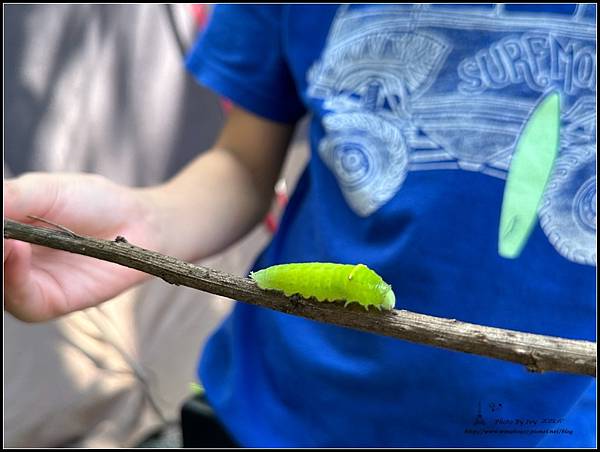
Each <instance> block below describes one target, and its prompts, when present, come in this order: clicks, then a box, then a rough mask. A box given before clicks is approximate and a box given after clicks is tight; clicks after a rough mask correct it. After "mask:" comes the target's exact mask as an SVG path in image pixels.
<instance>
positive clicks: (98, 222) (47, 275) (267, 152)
mask: <svg viewBox="0 0 600 452" xmlns="http://www.w3.org/2000/svg"><path fill="white" fill-rule="evenodd" d="M292 134H293V125H288V124H281V123H276V122H272V121H268V120H265V119H262V118H259V117H257V116H255V115H253V114H251V113H249V112H247V111H245V110H243V109H241V108H238V107H234V108H233V109H232V111H231V112H230V114H229V116H228V120H227V122H226V124H225V126H224V128H223V130H222V131H221V133H220V135H219V138H218V140H217V142H216V143H215V145H214V147H213V148H212V149H210V150H208V151H206V152H204V153H202V154H200V155H199V156H198V157H197V158H196V159H195V160H193V161H192V162H191V163H190V164H189V165H187V166H186V167H185V168H184V169H182V170H181V171H180V172H179V173H178V174H177V175H176V176H175V177H173V178H172V179H170V180H169V181H167V182H166V183H164V184H161V185H158V186H154V187H148V188H133V187H126V186H122V185H118V184H116V183H114V182H112V181H110V180H108V179H106V178H104V177H102V176H99V175H91V174H83V173H70V174H66V173H53V174H45V173H27V174H25V175H23V176H21V177H18V178H15V179H11V180H7V181H5V182H4V215H5V217H6V218H10V219H13V220H16V221H20V222H23V223H31V224H40V225H42V226H46V227H47V225H44V224H42V223H39V222H38V221H36V220H33V219H31V218H29V217H28V215H33V216H38V217H41V218H45V219H47V220H49V221H52V222H55V223H58V224H61V225H63V226H65V227H67V228H68V229H71V230H73V231H75V232H77V233H79V234H82V235H90V236H95V237H100V238H106V239H110V240H113V239H114V238H115V237H117V236H119V235H120V236H124V237H127V240H128V241H129V242H131V243H134V244H136V245H139V246H142V247H144V248H149V249H152V250H156V251H159V252H161V253H164V254H169V255H172V256H176V257H179V258H181V259H184V260H187V261H195V260H198V259H202V258H205V257H208V256H210V255H212V254H215V253H218V252H220V251H222V250H224V249H225V248H227V247H228V246H230V245H231V244H233V243H234V242H235V241H236V240H238V239H239V238H240V237H242V236H243V235H245V234H246V233H247V232H249V231H250V230H251V229H252V228H253V227H254V226H255V225H256V224H257V223H259V222H260V221H261V220H262V218H263V217H264V215H265V214H266V212H267V210H268V208H269V206H270V203H271V200H272V196H273V186H274V184H275V182H276V180H277V178H278V176H279V173H280V171H281V166H282V163H283V160H284V158H285V153H286V150H287V147H288V145H289V142H290V140H291V137H292ZM148 277H149V276H148V275H145V274H143V273H141V272H138V271H136V270H132V269H129V268H126V267H122V266H119V265H115V264H112V263H109V262H103V261H98V260H96V259H92V258H89V257H86V256H80V255H75V254H71V253H65V252H61V251H57V250H52V249H49V248H45V247H39V246H35V245H30V244H28V243H25V242H19V241H15V240H4V309H5V310H6V311H7V312H9V313H11V314H12V315H14V316H15V317H16V318H18V319H20V320H23V321H26V322H39V321H46V320H50V319H53V318H56V317H59V316H61V315H64V314H67V313H70V312H73V311H77V310H81V309H85V308H88V307H90V306H95V305H98V304H100V303H102V302H103V301H106V300H109V299H111V298H113V297H114V296H116V295H118V294H119V293H121V292H123V291H125V290H127V289H129V288H130V287H132V286H134V285H136V284H138V283H140V282H142V281H144V280H145V279H146V278H148Z"/></svg>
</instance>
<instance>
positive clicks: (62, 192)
mask: <svg viewBox="0 0 600 452" xmlns="http://www.w3.org/2000/svg"><path fill="white" fill-rule="evenodd" d="M143 193H144V191H143V190H136V189H132V188H126V187H122V186H119V185H117V184H115V183H113V182H111V181H109V180H107V179H105V178H103V177H101V176H97V175H90V174H64V173H62V174H43V173H29V174H26V175H24V176H22V177H19V178H16V179H12V180H9V181H5V182H4V206H5V207H4V215H5V218H10V219H12V220H15V221H19V222H22V223H32V224H39V225H40V226H46V227H52V226H48V225H47V224H44V223H41V222H38V221H37V220H34V219H32V218H29V217H28V215H32V216H37V217H41V218H44V219H46V220H48V221H51V222H53V223H57V224H60V225H62V226H64V227H66V228H68V229H70V230H72V231H73V232H75V233H77V234H81V235H88V236H93V237H96V238H104V239H109V240H114V239H115V238H116V237H117V236H118V235H121V236H124V237H126V238H127V240H128V241H129V242H131V243H133V244H135V245H138V246H142V247H144V248H149V249H157V248H158V239H157V237H158V231H157V229H158V228H157V227H156V226H155V224H156V222H155V221H154V220H153V218H154V213H153V208H152V203H151V201H150V200H149V198H147V197H146V196H145V195H144V194H143ZM145 276H147V275H144V274H143V273H141V272H138V271H136V270H132V269H130V268H127V267H123V266H120V265H116V264H112V263H109V262H105V261H101V260H98V259H94V258H90V257H86V256H81V255H78V254H72V253H68V252H65V251H58V250H54V249H51V248H46V247H42V246H37V245H30V244H29V243H25V242H20V241H16V240H4V302H5V309H6V310H7V311H8V312H10V313H11V314H13V315H14V316H15V317H17V318H19V319H21V320H24V321H28V322H37V321H43V320H49V319H52V318H54V317H58V316H60V315H63V314H66V313H69V312H72V311H76V310H80V309H84V308H87V307H90V306H94V305H96V304H99V303H100V302H102V301H105V300H108V299H110V298H112V297H114V296H116V295H117V294H119V293H120V292H122V291H124V290H126V289H128V288H129V287H131V286H133V285H134V284H136V283H138V282H140V281H142V280H143V279H144V278H145Z"/></svg>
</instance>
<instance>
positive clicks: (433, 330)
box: [4, 220, 596, 377]
mask: <svg viewBox="0 0 600 452" xmlns="http://www.w3.org/2000/svg"><path fill="white" fill-rule="evenodd" d="M4 237H5V238H7V239H15V240H21V241H25V242H29V243H33V244H36V245H41V246H46V247H50V248H55V249H59V250H64V251H68V252H71V253H76V254H83V255H86V256H91V257H95V258H97V259H102V260H105V261H109V262H114V263H117V264H120V265H124V266H127V267H131V268H134V269H136V270H140V271H142V272H145V273H149V274H151V275H154V276H158V277H159V278H162V279H164V280H165V281H166V282H168V283H170V284H176V285H182V286H187V287H192V288H194V289H199V290H203V291H205V292H210V293H213V294H216V295H221V296H224V297H227V298H231V299H233V300H238V301H242V302H245V303H249V304H253V305H256V306H261V307H263V308H269V309H273V310H275V311H280V312H284V313H286V314H291V315H296V316H300V317H305V318H307V319H311V320H316V321H319V322H326V323H330V324H333V325H338V326H342V327H347V328H353V329H356V330H360V331H365V332H369V333H375V334H380V335H384V336H390V337H394V338H397V339H403V340H407V341H410V342H415V343H418V344H426V345H432V346H434V347H440V348H445V349H449V350H455V351H460V352H465V353H472V354H476V355H481V356H487V357H490V358H496V359H501V360H505V361H511V362H514V363H519V364H523V365H525V366H526V367H527V369H528V370H530V371H532V372H545V371H554V372H566V373H573V374H580V375H589V376H593V377H595V376H596V343H595V342H589V341H582V340H573V339H563V338H558V337H551V336H542V335H538V334H530V333H523V332H518V331H511V330H504V329H500V328H491V327H487V326H481V325H474V324H470V323H465V322H460V321H458V320H455V319H444V318H438V317H431V316H428V315H423V314H417V313H414V312H408V311H405V310H394V311H387V312H385V311H384V312H379V311H377V310H370V311H369V312H365V310H364V309H363V308H362V307H360V306H358V305H351V306H350V307H348V308H343V306H342V304H341V303H337V302H336V303H319V302H316V300H314V299H311V300H305V299H303V298H300V297H286V296H285V295H283V294H282V293H279V292H275V291H266V290H262V289H260V288H259V287H258V286H257V285H256V284H255V283H254V281H252V280H251V279H249V278H240V277H237V276H233V275H229V274H227V273H224V272H221V271H218V270H214V269H210V268H206V267H199V266H196V265H192V264H190V263H187V262H183V261H181V260H179V259H175V258H173V257H169V256H165V255H162V254H159V253H156V252H154V251H149V250H145V249H143V248H140V247H137V246H135V245H133V244H130V243H128V242H127V241H126V240H125V239H124V238H123V237H116V238H115V240H114V241H109V240H100V239H96V238H92V237H83V236H79V235H77V234H73V233H70V232H68V231H66V230H55V229H50V228H40V227H35V226H31V225H26V224H21V223H17V222H14V221H11V220H4Z"/></svg>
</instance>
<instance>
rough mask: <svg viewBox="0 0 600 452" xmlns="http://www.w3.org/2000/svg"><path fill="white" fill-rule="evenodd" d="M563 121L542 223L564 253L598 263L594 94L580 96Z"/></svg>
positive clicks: (544, 199)
mask: <svg viewBox="0 0 600 452" xmlns="http://www.w3.org/2000/svg"><path fill="white" fill-rule="evenodd" d="M563 121H564V122H565V123H564V125H563V127H562V129H561V132H562V136H561V152H560V155H559V157H558V158H557V160H556V163H555V166H554V169H553V175H552V177H551V179H550V181H549V183H548V187H547V188H546V192H545V193H544V198H543V199H542V203H541V205H540V209H539V217H540V226H541V227H542V229H543V230H544V232H545V233H546V236H547V237H548V240H550V242H551V243H552V244H553V245H554V247H555V248H556V250H557V251H558V252H559V253H560V254H561V255H562V256H564V257H566V258H567V259H569V260H572V261H574V262H578V263H580V264H587V265H596V144H595V136H596V111H595V100H594V98H593V97H591V98H590V97H584V98H581V99H579V101H578V102H577V103H576V104H575V105H574V107H573V108H572V109H571V110H570V111H569V112H567V114H565V115H563Z"/></svg>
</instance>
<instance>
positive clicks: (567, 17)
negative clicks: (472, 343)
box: [187, 4, 596, 447]
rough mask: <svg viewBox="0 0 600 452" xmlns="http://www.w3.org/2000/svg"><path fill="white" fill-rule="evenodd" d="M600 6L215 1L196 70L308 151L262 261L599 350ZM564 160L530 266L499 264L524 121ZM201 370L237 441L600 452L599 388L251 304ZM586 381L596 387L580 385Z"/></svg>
mask: <svg viewBox="0 0 600 452" xmlns="http://www.w3.org/2000/svg"><path fill="white" fill-rule="evenodd" d="M595 13H596V11H595V5H580V6H578V5H575V4H569V5H521V4H515V5H501V6H498V5H485V4H479V5H350V6H337V5H262V6H253V5H226V6H217V7H216V8H215V10H214V12H213V15H212V19H211V21H210V23H209V26H208V29H207V30H206V31H205V32H204V33H203V34H202V36H201V37H200V39H199V41H198V43H197V44H196V46H195V47H194V49H193V50H192V52H191V53H190V55H189V57H188V60H187V66H188V68H189V69H190V71H191V72H192V73H193V74H194V75H195V76H196V77H197V79H198V80H199V81H200V82H201V83H203V84H206V85H208V86H209V87H211V88H213V89H214V90H215V91H217V92H219V93H220V94H222V95H224V96H226V97H228V98H230V99H232V101H233V102H234V103H236V104H238V105H240V106H241V107H243V108H245V109H247V110H249V111H251V112H253V113H255V114H257V115H260V116H262V117H265V118H268V119H270V120H273V121H277V122H284V123H294V122H296V121H297V120H298V119H299V118H301V117H302V116H304V115H305V114H308V115H310V121H311V122H310V146H311V159H310V162H309V163H308V166H307V168H306V169H305V171H304V173H303V175H302V177H301V179H300V181H299V183H298V186H297V188H296V190H295V192H294V194H293V197H292V199H291V201H290V203H289V205H288V207H287V209H286V211H285V214H284V216H283V219H282V222H281V225H280V228H279V230H278V231H277V233H276V235H275V236H274V237H273V240H272V242H271V243H270V245H269V246H268V247H267V248H266V249H265V250H264V252H263V253H262V254H261V256H260V257H259V259H258V260H257V262H256V263H255V266H254V269H259V268H264V267H268V266H270V265H274V264H279V263H287V262H309V261H321V262H340V263H359V262H360V263H364V264H366V265H368V266H369V267H370V268H372V269H374V270H376V271H377V272H378V273H379V274H380V275H381V276H382V277H383V278H384V280H385V281H387V282H389V283H390V284H392V286H393V288H394V291H395V294H396V300H397V301H396V307H397V308H398V309H407V310H410V311H415V312H419V313H424V314H429V315H433V316H439V317H447V318H455V319H459V320H462V321H465V322H472V323H476V324H482V325H488V326H493V327H499V328H507V329H513V330H519V331H527V332H533V333H537V334H544V335H553V336H560V337H566V338H574V339H585V340H590V341H595V330H596V324H595V318H596V313H595V291H596V285H595V281H596V279H595V274H596V268H595V266H596V246H595V234H596V187H595V182H596V172H595V166H596V165H595V163H596V142H595V133H596V110H595V95H596V81H595V80H596V54H595V52H596V39H595V34H596V25H595ZM551 91H552V92H556V91H558V92H559V94H560V117H561V130H560V149H559V154H558V157H557V160H556V163H555V169H554V172H553V174H552V176H551V180H550V181H549V183H548V185H547V190H546V192H545V194H544V197H543V199H542V202H541V203H540V207H539V210H538V218H539V221H538V222H537V223H536V226H535V229H534V230H533V232H532V234H531V236H530V238H529V240H528V242H527V243H526V246H525V247H524V249H523V252H522V253H521V255H520V256H519V257H518V258H517V259H505V258H502V257H500V256H499V255H498V227H499V219H500V211H501V205H502V200H503V191H504V186H505V181H506V177H507V173H508V170H509V168H510V161H511V156H512V153H513V151H514V150H515V146H516V144H517V142H518V139H519V136H520V134H521V132H522V130H523V125H524V123H526V122H527V120H528V118H529V117H530V116H531V114H532V111H533V110H534V109H535V107H536V106H537V105H538V104H539V102H540V100H541V99H542V98H544V96H545V95H546V94H547V93H548V92H551ZM199 376H200V379H201V381H202V382H203V384H204V386H205V388H206V394H207V397H208V399H209V401H210V402H211V403H212V405H213V406H214V408H215V410H216V412H217V414H218V416H219V417H220V419H221V420H222V421H223V423H224V424H225V426H226V427H227V429H228V430H229V431H230V432H231V434H232V435H233V437H235V438H236V439H237V441H239V443H241V444H242V445H244V446H251V447H269V446H273V447H276V446H281V447H286V446H305V447H312V446H340V447H342V446H404V447H411V446H415V447H416V446H429V447H435V446H450V447H454V446H535V445H540V444H544V445H549V446H552V445H583V446H594V445H595V430H594V428H593V422H595V417H594V414H593V408H594V403H593V400H594V397H595V385H594V379H593V378H591V377H585V376H577V375H568V374H561V373H554V372H549V373H544V374H537V373H530V372H528V371H527V370H526V369H525V368H524V367H523V366H521V365H517V364H513V363H509V362H504V361H500V360H495V359H490V358H485V357H481V356H476V355H470V354H465V353H459V352H453V351H448V350H444V349H439V348H434V347H429V346H423V345H417V344H413V343H409V342H405V341H401V340H395V339H391V338H387V337H383V336H378V335H374V334H367V333H362V332H358V331H355V330H351V329H344V328H340V327H336V326H332V325H327V324H322V323H318V322H313V321H310V320H306V319H303V318H299V317H295V316H291V315H286V314H282V313H279V312H275V311H271V310H268V309H262V308H258V307H254V306H249V305H246V304H243V303H238V304H237V305H236V307H235V309H234V311H233V313H232V314H231V315H230V316H229V317H228V318H227V319H226V320H225V322H224V323H223V325H222V326H221V327H220V328H219V329H218V331H217V332H216V333H215V334H214V335H213V336H212V337H211V339H210V340H209V341H208V343H207V345H206V347H205V350H204V352H203V355H202V358H201V362H200V365H199ZM586 391H587V392H586Z"/></svg>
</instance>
